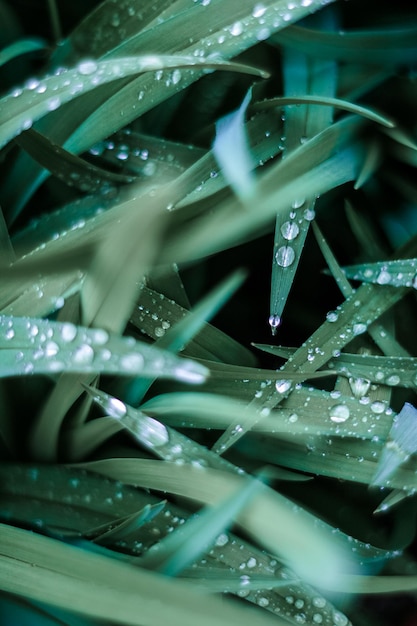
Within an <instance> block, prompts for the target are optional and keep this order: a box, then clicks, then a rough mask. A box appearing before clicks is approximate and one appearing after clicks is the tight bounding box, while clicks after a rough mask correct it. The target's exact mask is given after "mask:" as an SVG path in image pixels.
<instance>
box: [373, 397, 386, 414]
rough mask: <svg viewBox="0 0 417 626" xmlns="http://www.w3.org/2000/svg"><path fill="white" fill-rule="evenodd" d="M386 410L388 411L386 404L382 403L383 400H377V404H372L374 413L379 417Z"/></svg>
mask: <svg viewBox="0 0 417 626" xmlns="http://www.w3.org/2000/svg"><path fill="white" fill-rule="evenodd" d="M385 409H386V405H385V402H382V401H381V400H375V402H372V404H371V411H372V413H376V414H377V415H379V414H380V413H383V412H384V411H385Z"/></svg>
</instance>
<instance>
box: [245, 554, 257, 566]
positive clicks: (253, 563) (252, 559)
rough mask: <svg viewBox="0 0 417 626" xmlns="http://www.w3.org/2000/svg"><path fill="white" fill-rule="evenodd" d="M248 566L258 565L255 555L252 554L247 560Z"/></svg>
mask: <svg viewBox="0 0 417 626" xmlns="http://www.w3.org/2000/svg"><path fill="white" fill-rule="evenodd" d="M246 565H247V567H249V569H253V568H254V567H256V566H257V561H256V559H255V557H253V556H251V557H250V558H249V559H248V560H247V562H246Z"/></svg>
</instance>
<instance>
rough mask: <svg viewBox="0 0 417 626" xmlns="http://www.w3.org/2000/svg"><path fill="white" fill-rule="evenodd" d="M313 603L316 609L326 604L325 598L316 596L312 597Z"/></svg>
mask: <svg viewBox="0 0 417 626" xmlns="http://www.w3.org/2000/svg"><path fill="white" fill-rule="evenodd" d="M313 605H314V606H315V607H317V608H318V609H323V608H324V607H325V606H326V600H325V599H324V598H320V597H319V596H317V597H316V598H313Z"/></svg>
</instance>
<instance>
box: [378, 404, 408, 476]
mask: <svg viewBox="0 0 417 626" xmlns="http://www.w3.org/2000/svg"><path fill="white" fill-rule="evenodd" d="M415 452H417V410H416V409H415V408H414V407H413V406H412V405H411V404H409V403H408V402H406V403H405V404H404V406H403V408H402V409H401V411H400V412H399V413H398V415H397V416H396V418H395V420H394V422H393V425H392V428H391V430H390V433H389V436H388V440H387V442H386V444H385V446H384V449H383V450H382V454H381V457H380V459H379V462H378V467H377V470H376V472H375V475H374V477H373V478H372V482H371V484H372V485H384V484H387V482H389V479H390V477H391V476H392V474H393V473H394V472H395V471H396V470H397V468H398V467H399V466H400V465H402V464H403V463H405V462H406V461H408V459H409V458H410V455H411V454H414V453H415Z"/></svg>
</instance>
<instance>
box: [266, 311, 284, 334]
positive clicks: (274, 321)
mask: <svg viewBox="0 0 417 626" xmlns="http://www.w3.org/2000/svg"><path fill="white" fill-rule="evenodd" d="M268 323H269V325H270V327H271V331H272V334H273V335H275V334H276V332H277V328H278V326H279V325H280V324H281V318H280V316H279V315H271V316H270V317H269V320H268Z"/></svg>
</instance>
